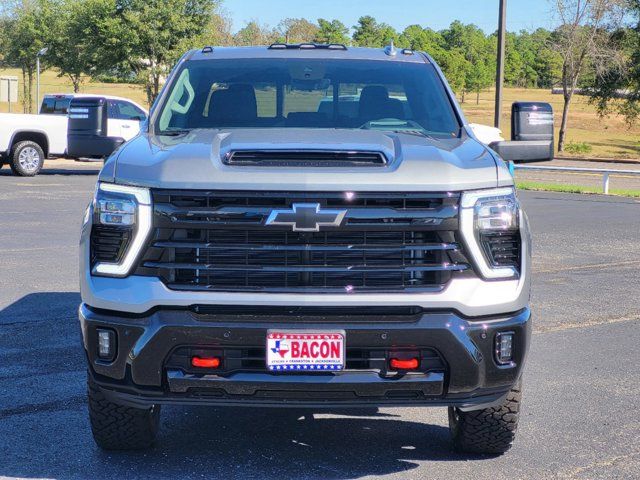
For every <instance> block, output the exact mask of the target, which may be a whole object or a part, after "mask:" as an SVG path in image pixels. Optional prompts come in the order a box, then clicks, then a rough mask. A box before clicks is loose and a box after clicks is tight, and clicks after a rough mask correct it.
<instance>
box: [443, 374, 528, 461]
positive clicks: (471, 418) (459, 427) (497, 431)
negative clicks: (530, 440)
mask: <svg viewBox="0 0 640 480" xmlns="http://www.w3.org/2000/svg"><path fill="white" fill-rule="evenodd" d="M521 400H522V391H521V387H520V386H516V387H514V388H513V389H512V390H511V391H510V392H509V394H508V395H507V398H506V399H505V401H504V403H502V405H500V406H498V407H493V408H486V409H484V410H476V411H471V412H461V411H459V410H456V411H455V414H456V416H457V421H456V420H454V421H453V423H452V418H451V416H452V415H453V409H452V408H450V409H449V425H450V428H451V434H452V437H453V446H454V449H455V450H456V451H458V452H465V453H479V454H490V455H500V454H503V453H505V452H507V451H508V450H509V449H510V448H511V446H512V444H513V440H514V438H515V435H516V430H517V428H518V418H519V416H520V402H521Z"/></svg>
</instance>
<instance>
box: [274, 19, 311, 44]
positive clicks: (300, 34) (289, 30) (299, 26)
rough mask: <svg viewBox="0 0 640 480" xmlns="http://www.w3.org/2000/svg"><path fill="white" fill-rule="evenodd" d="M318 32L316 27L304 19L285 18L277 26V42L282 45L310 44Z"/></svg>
mask: <svg viewBox="0 0 640 480" xmlns="http://www.w3.org/2000/svg"><path fill="white" fill-rule="evenodd" d="M318 30H319V29H318V25H316V24H314V23H311V22H310V21H308V20H305V19H304V18H285V19H284V20H282V21H281V22H280V23H279V24H278V32H279V33H280V38H279V39H278V40H280V41H283V42H284V43H312V42H313V40H314V38H315V37H316V35H317V34H318Z"/></svg>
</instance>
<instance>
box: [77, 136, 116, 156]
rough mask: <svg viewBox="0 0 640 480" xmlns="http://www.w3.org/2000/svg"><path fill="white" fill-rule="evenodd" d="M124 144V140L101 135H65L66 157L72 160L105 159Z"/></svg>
mask: <svg viewBox="0 0 640 480" xmlns="http://www.w3.org/2000/svg"><path fill="white" fill-rule="evenodd" d="M123 143H124V138H120V137H103V136H101V135H82V134H71V133H70V134H69V135H67V155H68V156H69V157H72V158H106V157H108V156H109V155H111V153H113V151H114V150H115V149H116V148H118V147H119V146H120V145H122V144H123Z"/></svg>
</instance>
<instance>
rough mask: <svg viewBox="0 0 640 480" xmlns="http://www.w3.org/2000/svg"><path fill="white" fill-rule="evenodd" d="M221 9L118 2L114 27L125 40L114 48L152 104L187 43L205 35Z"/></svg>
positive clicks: (167, 1)
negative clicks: (143, 88) (213, 18)
mask: <svg viewBox="0 0 640 480" xmlns="http://www.w3.org/2000/svg"><path fill="white" fill-rule="evenodd" d="M218 6H219V3H218V2H217V1H214V0H116V12H115V17H116V18H119V20H120V24H119V25H112V27H114V28H115V29H120V30H121V35H122V36H121V38H120V42H119V44H118V45H116V46H114V48H115V50H116V51H117V52H118V57H119V60H120V62H124V63H125V64H127V65H128V66H129V68H131V69H132V70H133V71H134V72H135V73H136V74H137V76H138V78H139V79H140V81H141V82H142V83H143V84H144V86H145V90H146V93H147V100H148V102H149V104H151V103H153V101H154V100H155V98H156V97H157V96H158V93H159V90H160V84H161V82H162V80H163V79H164V78H165V76H166V75H167V74H168V73H169V70H170V68H171V66H172V65H173V63H175V61H176V60H177V59H178V58H179V57H180V55H182V54H183V53H184V51H183V48H184V44H185V42H187V41H189V40H191V39H194V38H197V37H199V36H200V35H202V34H203V33H204V32H205V29H206V28H207V26H209V24H210V21H211V18H212V16H213V15H214V14H215V13H216V9H217V8H218ZM109 32H110V34H112V33H113V30H111V29H110V30H109Z"/></svg>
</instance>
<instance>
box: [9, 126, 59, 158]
mask: <svg viewBox="0 0 640 480" xmlns="http://www.w3.org/2000/svg"><path fill="white" fill-rule="evenodd" d="M25 140H30V141H32V142H35V143H37V144H38V145H40V148H42V151H43V152H44V157H45V158H47V157H48V156H49V137H48V136H47V134H46V133H45V132H43V131H41V130H19V131H17V132H14V134H13V136H12V137H11V140H10V142H9V151H11V150H13V147H14V146H15V145H16V144H17V143H19V142H23V141H25Z"/></svg>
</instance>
